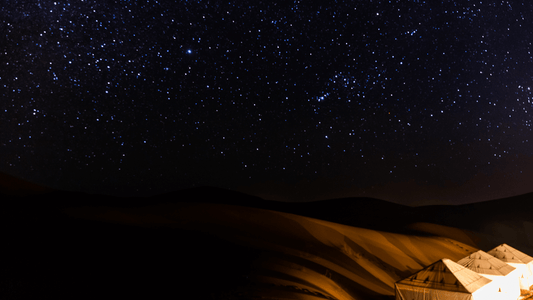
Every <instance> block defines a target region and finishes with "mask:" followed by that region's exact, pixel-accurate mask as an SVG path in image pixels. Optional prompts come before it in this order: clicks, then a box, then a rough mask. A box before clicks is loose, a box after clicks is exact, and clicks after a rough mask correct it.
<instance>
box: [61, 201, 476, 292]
mask: <svg viewBox="0 0 533 300" xmlns="http://www.w3.org/2000/svg"><path fill="white" fill-rule="evenodd" d="M64 212H65V213H67V214H68V215H69V216H71V217H74V218H82V219H87V220H94V221H103V222H110V223H118V224H124V225H133V226H136V227H144V228H152V229H154V228H173V229H185V230H188V231H190V232H198V233H204V234H209V235H213V236H216V237H217V238H221V239H222V240H225V241H229V242H231V243H234V244H237V245H242V246H245V247H250V248H252V249H255V250H257V251H259V252H258V253H260V255H258V257H256V258H254V259H253V260H252V262H251V266H252V267H251V270H250V272H249V273H248V275H247V276H248V277H247V280H248V282H249V284H248V286H249V285H250V284H252V285H255V286H256V288H255V289H251V288H246V287H241V288H240V289H238V292H236V293H237V294H238V293H241V294H240V295H241V296H243V297H244V296H245V295H246V297H251V298H254V297H271V298H278V299H339V300H340V299H382V298H383V299H387V298H391V297H392V296H393V295H394V282H396V281H398V280H400V279H402V278H404V277H407V276H408V275H411V274H412V273H414V272H416V271H418V270H420V269H422V268H423V267H425V266H427V265H429V264H431V263H433V262H435V261H436V260H438V259H441V258H449V259H452V260H458V259H461V258H463V257H464V256H466V255H468V254H469V253H471V252H474V251H477V250H478V249H477V248H475V247H473V246H469V245H468V244H466V243H464V242H461V241H458V240H455V239H452V238H450V237H439V236H414V235H405V234H398V233H388V232H381V231H376V230H371V229H363V228H357V227H351V226H346V225H340V224H336V223H332V222H327V221H322V220H318V219H313V218H308V217H303V216H298V215H294V214H289V213H281V212H275V211H270V210H263V209H255V208H246V207H240V206H232V205H224V204H180V203H174V204H160V205H156V206H149V207H142V208H128V209H125V208H111V207H92V208H89V207H85V208H69V209H65V210H64ZM434 230H444V231H445V232H448V233H449V234H448V235H450V234H452V235H453V234H454V232H453V231H450V230H449V229H448V230H446V229H444V228H436V229H434ZM455 235H457V237H458V239H459V240H463V241H467V239H468V237H467V236H464V234H463V233H462V232H461V231H457V232H455ZM176 238H179V237H176ZM218 248H219V247H218V245H217V244H216V243H213V244H212V245H211V249H209V250H210V251H217V249H218ZM267 287H268V288H267Z"/></svg>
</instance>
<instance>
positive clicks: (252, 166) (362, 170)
mask: <svg viewBox="0 0 533 300" xmlns="http://www.w3.org/2000/svg"><path fill="white" fill-rule="evenodd" d="M0 20H1V22H0V33H1V34H0V66H1V67H0V95H1V101H0V111H1V115H0V124H1V126H0V143H1V145H0V146H1V148H0V149H1V150H0V153H1V155H2V158H3V160H2V161H1V162H0V171H3V172H6V173H10V174H14V175H18V176H21V177H23V178H27V179H30V180H33V181H36V182H40V183H44V184H48V185H51V186H53V187H58V188H67V189H71V190H84V191H92V192H106V193H116V194H120V193H124V192H125V191H130V192H131V191H132V190H133V191H134V192H135V193H136V192H137V191H138V192H139V193H142V192H147V193H156V192H159V191H163V190H172V189H176V188H186V187H192V186H197V185H205V184H208V185H217V186H221V187H230V188H232V187H237V186H241V185H249V184H252V183H256V182H263V181H265V180H275V181H279V182H289V183H290V182H294V181H297V180H299V179H302V178H307V179H310V180H313V179H317V178H336V177H339V176H341V177H342V178H344V179H345V180H346V181H347V184H351V185H353V186H358V187H365V186H369V185H375V184H383V183H386V182H401V181H407V180H410V179H414V180H415V181H416V182H418V183H419V184H422V185H423V184H437V185H438V184H443V183H444V182H445V181H446V180H449V181H454V182H458V183H459V184H460V183H463V182H466V181H467V180H469V179H471V178H472V177H473V176H474V175H475V174H478V173H479V172H484V173H486V174H490V173H491V172H493V171H494V170H496V169H502V170H503V169H505V170H508V171H509V170H510V171H509V174H510V176H519V174H520V173H521V172H522V171H523V168H524V166H523V165H522V164H521V163H520V159H519V158H520V157H527V156H530V155H532V154H533V150H532V149H531V142H530V139H532V136H531V123H532V122H533V121H532V120H533V118H532V117H531V110H533V107H532V106H533V104H532V103H531V98H532V90H531V89H532V87H533V77H532V76H533V54H532V53H531V51H532V49H533V47H532V45H531V41H533V32H532V28H533V5H532V4H524V3H515V2H512V1H456V2H453V1H445V2H442V3H435V2H431V3H430V2H429V1H428V2H426V1H303V0H302V1H293V2H289V1H279V2H276V1H274V2H273V1H88V0H85V1H84V0H80V1H48V0H42V1H9V4H3V6H2V8H1V11H0ZM488 185H490V183H489V184H487V186H488Z"/></svg>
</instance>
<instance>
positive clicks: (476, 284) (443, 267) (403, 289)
mask: <svg viewBox="0 0 533 300" xmlns="http://www.w3.org/2000/svg"><path fill="white" fill-rule="evenodd" d="M395 292H396V300H430V299H431V300H433V299H438V300H489V299H490V300H493V299H504V298H502V293H501V292H498V286H497V285H496V284H494V283H493V281H492V280H491V279H488V278H486V277H483V276H481V275H479V274H478V273H476V272H474V271H471V270H469V269H467V268H465V267H463V266H461V265H459V264H457V263H455V262H453V261H451V260H449V259H446V258H444V259H441V260H438V261H436V262H435V263H433V264H431V265H429V266H428V267H426V268H424V269H422V270H421V271H419V272H417V273H415V274H413V275H411V276H409V277H407V278H405V279H402V280H400V281H398V282H396V284H395Z"/></svg>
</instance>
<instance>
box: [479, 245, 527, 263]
mask: <svg viewBox="0 0 533 300" xmlns="http://www.w3.org/2000/svg"><path fill="white" fill-rule="evenodd" d="M487 253H488V254H490V255H492V256H494V257H496V258H498V259H500V260H502V261H504V262H506V263H518V264H528V263H530V262H532V261H533V257H531V256H529V255H527V254H525V253H523V252H520V251H518V250H516V249H515V248H513V247H511V246H509V245H507V244H501V245H499V246H497V247H496V248H494V249H492V250H490V251H487Z"/></svg>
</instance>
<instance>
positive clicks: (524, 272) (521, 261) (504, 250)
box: [487, 244, 533, 290]
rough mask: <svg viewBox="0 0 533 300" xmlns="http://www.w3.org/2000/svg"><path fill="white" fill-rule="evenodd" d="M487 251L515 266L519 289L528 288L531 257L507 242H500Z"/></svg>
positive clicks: (531, 276) (531, 279)
mask: <svg viewBox="0 0 533 300" xmlns="http://www.w3.org/2000/svg"><path fill="white" fill-rule="evenodd" d="M487 253H488V254H490V255H492V256H494V257H496V258H498V259H500V260H501V261H503V262H506V263H507V264H509V265H511V266H513V267H515V268H517V269H518V276H519V278H518V281H519V284H520V289H523V290H529V288H530V287H531V285H532V284H533V257H531V256H529V255H527V254H525V253H523V252H521V251H518V250H516V249H515V248H513V247H511V246H509V245H507V244H501V245H499V246H497V247H495V248H494V249H492V250H490V251H487Z"/></svg>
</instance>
